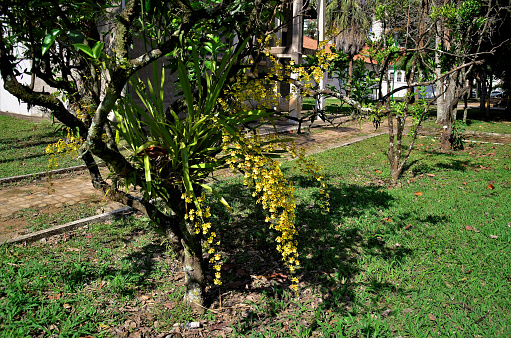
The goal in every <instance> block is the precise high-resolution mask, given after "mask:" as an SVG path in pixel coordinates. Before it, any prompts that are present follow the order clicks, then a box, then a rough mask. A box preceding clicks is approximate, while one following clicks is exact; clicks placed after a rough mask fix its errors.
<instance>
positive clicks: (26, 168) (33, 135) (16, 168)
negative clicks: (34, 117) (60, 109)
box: [0, 115, 83, 177]
mask: <svg viewBox="0 0 511 338" xmlns="http://www.w3.org/2000/svg"><path fill="white" fill-rule="evenodd" d="M59 130H60V128H59V127H57V126H56V125H52V124H51V123H50V122H49V121H45V120H44V121H40V122H34V121H30V120H24V119H20V118H15V117H11V116H2V115H0V177H11V176H17V175H26V174H32V173H36V172H44V171H46V170H47V169H48V157H47V156H46V155H45V148H46V146H47V145H48V144H50V143H54V142H56V141H57V140H58V139H59V138H60V137H62V132H60V131H59ZM81 164H83V161H80V160H78V159H73V158H71V157H61V158H59V161H58V165H59V168H65V167H69V166H76V165H81Z"/></svg>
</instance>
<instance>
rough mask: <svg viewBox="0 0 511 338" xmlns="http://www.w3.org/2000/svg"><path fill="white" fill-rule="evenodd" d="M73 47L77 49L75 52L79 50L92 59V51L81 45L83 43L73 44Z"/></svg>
mask: <svg viewBox="0 0 511 338" xmlns="http://www.w3.org/2000/svg"><path fill="white" fill-rule="evenodd" d="M73 46H74V47H75V48H76V49H77V50H81V51H82V52H84V53H85V54H87V55H88V56H90V57H91V58H93V57H94V54H93V53H92V49H91V48H90V47H89V46H87V45H85V44H83V43H75V44H73Z"/></svg>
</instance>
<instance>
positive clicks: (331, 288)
mask: <svg viewBox="0 0 511 338" xmlns="http://www.w3.org/2000/svg"><path fill="white" fill-rule="evenodd" d="M384 141H385V138H384V137H378V138H376V139H371V140H368V141H364V142H362V143H360V144H357V145H354V146H350V147H345V148H339V149H335V150H330V151H327V152H324V153H321V154H318V155H316V156H315V158H316V159H317V161H318V162H319V163H320V164H321V165H323V166H324V169H325V172H326V173H327V179H328V182H329V184H330V189H329V193H330V196H331V205H332V206H331V213H330V214H328V215H326V216H323V215H321V214H320V213H319V212H317V211H316V210H315V209H314V208H311V206H313V205H314V203H315V201H316V200H317V199H318V196H317V191H316V189H314V188H311V187H308V186H309V183H308V182H307V180H304V179H303V177H301V176H296V177H294V181H295V182H297V184H298V187H299V188H298V187H297V194H298V195H299V197H300V199H299V200H300V206H299V211H298V212H297V220H296V223H297V225H298V226H299V231H300V238H299V239H298V241H299V243H300V244H301V247H300V249H299V250H300V252H301V262H302V267H303V268H302V270H301V272H300V274H301V276H300V280H301V282H302V283H303V285H304V290H302V292H306V293H307V292H308V293H309V294H310V295H314V297H315V298H316V299H321V302H320V303H319V304H318V302H316V303H315V298H314V297H309V299H308V300H307V301H308V302H309V303H304V299H302V302H301V303H300V304H295V303H292V302H290V299H292V297H291V296H290V295H289V294H286V292H284V295H283V294H282V293H280V294H279V292H277V291H273V292H272V293H270V295H269V296H268V297H267V298H265V299H262V300H261V301H260V302H259V303H258V304H257V305H258V308H259V310H258V311H256V313H255V314H254V315H253V316H252V317H250V318H249V319H248V320H246V321H244V322H243V323H242V324H240V325H239V326H238V327H237V328H236V332H237V333H238V334H239V335H243V336H251V337H267V336H303V337H307V336H309V334H310V331H313V332H315V333H316V334H322V335H323V336H325V337H343V336H344V337H373V336H374V337H375V336H382V337H396V336H410V337H412V336H416V337H425V336H450V335H454V336H481V337H487V336H491V337H508V336H509V335H510V334H511V314H510V313H509V308H510V307H511V299H510V298H509V294H511V266H510V265H509V260H510V259H511V246H510V243H511V228H510V226H511V222H510V219H509V215H510V214H511V197H510V196H511V181H510V178H511V171H510V169H511V160H510V154H511V147H509V146H495V147H494V148H492V145H484V144H479V145H477V144H474V145H469V146H467V149H466V150H465V151H463V152H459V153H454V154H444V153H441V152H439V151H438V142H437V141H434V140H431V139H424V138H423V139H420V140H419V142H418V143H419V148H420V151H415V154H414V155H413V156H412V158H411V161H410V165H409V166H408V168H407V169H406V172H405V174H404V177H403V178H402V180H401V181H400V185H399V186H397V187H392V186H391V185H390V184H389V179H388V177H389V175H390V173H389V170H388V168H387V163H386V161H387V160H386V156H385V154H384V153H383V152H382V149H384V146H385V142H384ZM237 184H238V185H234V186H232V185H230V186H225V187H224V191H223V192H224V194H225V193H227V194H228V195H229V194H230V196H228V197H231V199H232V198H235V197H237V200H238V201H242V200H243V199H244V197H243V196H242V195H240V193H239V191H240V190H241V186H240V182H238V183H237ZM489 185H492V186H493V187H494V189H488V186H489ZM228 200H229V198H228ZM236 207H237V208H238V210H239V211H238V214H237V215H236V216H234V218H235V219H236V218H237V219H238V222H237V224H245V223H248V226H247V227H246V228H244V230H238V231H237V232H236V235H235V237H236V238H238V241H237V244H238V245H234V246H233V247H243V246H247V245H250V242H251V241H259V242H260V244H259V246H260V249H262V248H265V250H267V251H269V252H270V253H273V255H275V253H274V252H273V251H272V249H269V248H271V247H272V246H274V244H273V243H272V241H273V238H274V237H272V236H271V235H270V234H268V233H267V232H266V231H264V230H261V229H257V225H261V224H264V223H263V218H262V217H261V215H260V213H258V212H256V211H254V210H253V206H251V205H250V204H247V205H246V206H244V207H243V206H242V205H236ZM225 224H228V223H225ZM466 226H470V227H472V228H466ZM232 240H236V239H235V238H232ZM246 255H247V254H246V253H245V252H242V253H240V254H239V255H237V256H236V257H235V258H234V259H233V260H234V261H239V260H243V259H246V258H244V257H245V256H246ZM263 259H264V260H271V257H270V256H267V257H263ZM252 264H253V263H252ZM259 264H260V263H259ZM268 321H269V322H270V323H271V324H266V323H267V322H268ZM260 330H261V331H260ZM299 330H302V331H301V332H298V331H299ZM303 330H305V331H303ZM307 330H309V331H307ZM254 331H255V332H259V331H260V332H259V333H253V332H254ZM282 332H285V334H284V335H283V334H282Z"/></svg>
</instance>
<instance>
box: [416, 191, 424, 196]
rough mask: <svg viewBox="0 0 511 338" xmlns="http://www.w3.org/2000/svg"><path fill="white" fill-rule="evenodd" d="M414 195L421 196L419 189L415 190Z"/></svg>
mask: <svg viewBox="0 0 511 338" xmlns="http://www.w3.org/2000/svg"><path fill="white" fill-rule="evenodd" d="M414 195H415V196H422V193H421V192H420V191H417V192H416V193H415V194H414Z"/></svg>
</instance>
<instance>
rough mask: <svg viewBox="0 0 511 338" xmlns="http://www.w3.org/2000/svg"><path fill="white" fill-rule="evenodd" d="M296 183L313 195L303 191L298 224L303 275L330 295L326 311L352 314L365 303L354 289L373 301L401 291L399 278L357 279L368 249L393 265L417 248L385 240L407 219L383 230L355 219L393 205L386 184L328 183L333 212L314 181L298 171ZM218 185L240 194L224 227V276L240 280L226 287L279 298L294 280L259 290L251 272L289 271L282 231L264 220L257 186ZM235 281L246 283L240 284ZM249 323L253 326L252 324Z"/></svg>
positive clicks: (232, 195)
mask: <svg viewBox="0 0 511 338" xmlns="http://www.w3.org/2000/svg"><path fill="white" fill-rule="evenodd" d="M293 182H294V184H295V187H297V188H298V187H300V188H301V189H298V190H300V192H299V193H298V194H308V196H301V198H300V201H301V202H300V204H298V205H297V210H296V221H295V224H296V226H297V231H298V235H297V242H298V252H299V254H300V261H301V269H300V270H299V272H298V273H299V279H300V282H302V283H304V285H308V286H311V287H313V289H315V290H316V291H315V292H319V293H320V294H321V297H322V298H323V302H322V304H321V305H320V311H328V312H335V313H341V314H342V313H346V311H347V310H346V309H347V308H349V307H350V305H352V304H353V303H354V302H359V300H357V299H356V298H357V297H356V296H355V293H354V289H355V288H357V287H360V286H363V287H364V288H366V289H368V290H370V292H371V294H372V296H373V298H374V301H377V300H378V298H379V297H380V295H381V294H382V292H384V291H388V290H390V291H392V292H402V290H400V289H399V288H398V287H396V286H395V285H394V284H391V283H386V282H381V281H379V280H377V279H375V278H367V279H365V280H364V281H362V280H357V276H360V275H361V274H363V272H364V271H365V269H366V267H365V266H364V263H361V261H360V258H361V256H362V255H366V256H367V255H370V256H375V257H379V258H380V259H383V260H386V261H388V264H389V265H391V264H392V263H394V262H400V261H402V260H403V259H405V257H406V256H408V255H410V254H411V253H412V249H410V248H405V247H389V245H388V243H386V242H385V239H384V238H385V237H386V235H387V234H392V233H395V232H396V231H397V228H398V227H400V226H401V224H399V223H395V224H394V223H392V224H390V223H389V224H388V225H386V226H385V230H384V232H383V233H382V232H381V231H379V232H377V231H376V230H374V231H371V230H365V229H362V226H361V224H357V223H356V221H355V223H353V222H352V221H353V220H354V219H355V220H356V219H357V218H360V219H361V218H362V217H364V216H365V215H367V214H368V213H372V216H373V217H374V216H376V217H380V216H381V213H382V212H383V211H384V210H386V209H388V208H389V207H390V206H391V205H392V203H393V201H394V199H393V197H392V196H391V195H390V194H388V193H387V192H386V190H382V189H381V187H379V186H363V185H355V184H352V185H351V184H350V185H349V184H338V185H335V186H331V187H329V194H330V210H331V211H330V212H329V213H328V214H326V215H323V214H321V212H320V209H319V207H317V206H314V204H316V203H317V202H316V201H318V200H319V195H318V194H317V192H315V191H314V190H311V189H310V188H309V186H310V181H309V180H307V179H301V178H300V177H295V178H294V179H293ZM219 190H220V193H221V195H222V196H224V197H225V198H226V199H227V200H229V201H232V200H234V201H236V202H235V204H236V205H234V206H233V207H234V208H235V210H238V211H237V212H236V213H235V215H234V216H230V218H224V217H229V216H227V214H224V215H223V216H220V218H219V219H218V221H220V223H221V224H223V225H224V226H223V228H222V231H221V233H223V234H224V235H223V236H224V237H223V238H222V243H223V244H222V250H225V251H227V252H231V253H232V254H230V256H229V262H228V263H229V264H231V265H232V266H233V268H232V269H231V273H228V274H226V275H225V280H226V281H227V280H230V279H231V280H234V283H233V282H227V283H226V285H225V286H223V287H222V289H223V291H224V292H225V291H229V290H232V289H238V290H239V291H240V292H246V293H251V292H256V293H259V292H264V293H265V294H269V295H271V296H273V297H280V296H279V292H280V291H279V290H286V289H287V288H288V287H289V283H288V281H285V282H281V283H273V285H272V286H271V287H268V286H266V287H262V288H257V289H254V288H252V286H251V285H253V280H251V278H252V277H251V276H254V275H263V276H264V275H269V274H270V275H271V274H272V273H281V274H284V275H287V272H286V268H285V267H284V265H283V264H282V262H281V259H280V254H279V253H278V252H277V251H276V249H275V236H276V235H275V234H274V233H273V232H272V231H270V230H268V229H267V228H268V224H267V223H264V214H263V213H262V212H261V211H259V210H260V206H259V205H255V203H254V202H253V200H252V198H251V196H250V192H248V191H246V189H244V187H243V186H242V184H241V183H231V184H230V185H228V186H222V187H220V188H219ZM303 190H305V193H304V192H302V191H303ZM221 213H222V212H221V210H215V211H214V212H213V214H217V215H219V214H220V215H221ZM346 219H350V222H351V223H349V222H348V223H344V221H345V220H346ZM227 227H228V228H227ZM240 270H243V271H246V276H244V277H242V276H240V273H239V271H240ZM235 271H238V273H235ZM236 281H239V283H238V284H236V283H235V282H236ZM267 315H268V313H267ZM249 326H250V325H249ZM245 329H246V330H249V329H250V327H246V328H245Z"/></svg>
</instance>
